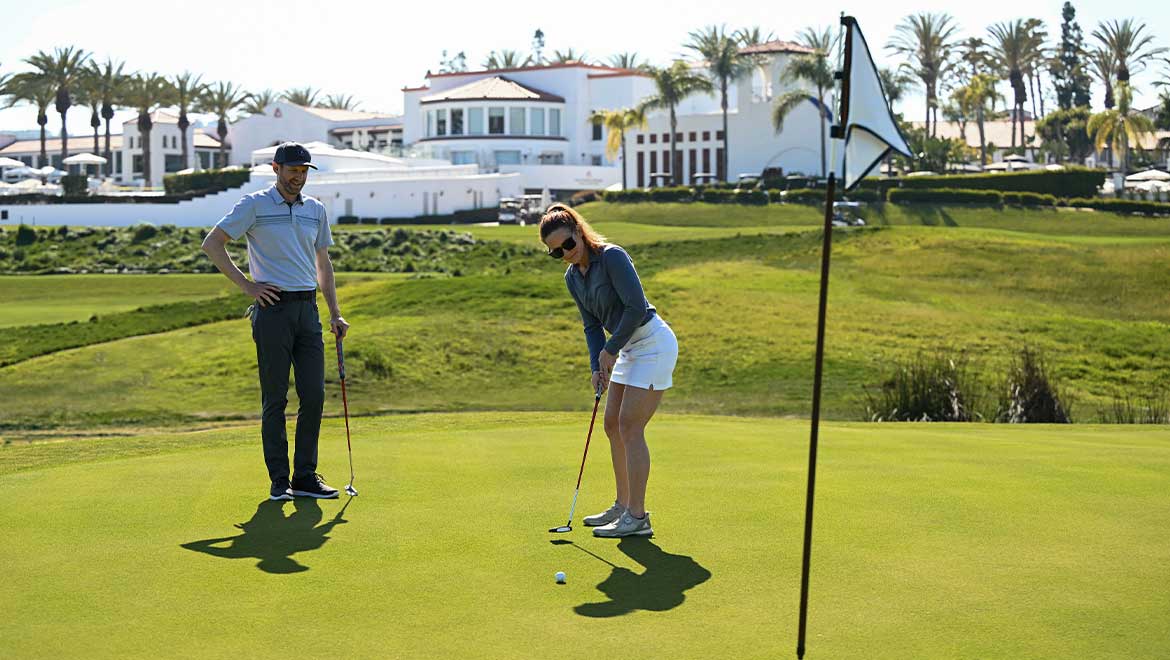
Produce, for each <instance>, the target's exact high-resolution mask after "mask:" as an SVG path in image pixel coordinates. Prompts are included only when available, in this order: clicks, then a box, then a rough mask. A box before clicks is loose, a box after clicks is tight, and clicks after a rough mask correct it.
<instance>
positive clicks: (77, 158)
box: [61, 153, 108, 165]
mask: <svg viewBox="0 0 1170 660" xmlns="http://www.w3.org/2000/svg"><path fill="white" fill-rule="evenodd" d="M61 162H62V163H65V164H66V165H105V164H106V163H107V162H108V161H107V160H106V159H105V158H103V157H101V156H98V155H97V154H90V153H84V154H74V155H72V156H70V157H68V158H66V159H65V160H63V161H61Z"/></svg>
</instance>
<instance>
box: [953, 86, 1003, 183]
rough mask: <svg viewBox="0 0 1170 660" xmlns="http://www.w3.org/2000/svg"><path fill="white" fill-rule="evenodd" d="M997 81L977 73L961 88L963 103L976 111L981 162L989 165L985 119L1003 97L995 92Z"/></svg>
mask: <svg viewBox="0 0 1170 660" xmlns="http://www.w3.org/2000/svg"><path fill="white" fill-rule="evenodd" d="M995 83H996V79H995V76H992V75H990V74H987V73H977V74H975V75H974V76H972V77H971V80H970V81H969V82H968V83H967V84H966V85H964V86H962V87H960V88H959V90H958V91H959V92H960V93H961V94H962V99H963V103H964V104H965V105H966V106H967V107H968V108H972V109H974V110H975V121H976V124H977V125H978V127H979V162H980V164H981V165H987V137H986V135H985V134H984V132H983V118H984V113H985V112H988V111H990V112H994V111H995V102H996V101H997V100H1001V99H1002V98H1003V96H1002V95H1001V94H1000V93H999V92H997V91H996V90H995Z"/></svg>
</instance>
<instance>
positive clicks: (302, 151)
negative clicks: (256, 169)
mask: <svg viewBox="0 0 1170 660" xmlns="http://www.w3.org/2000/svg"><path fill="white" fill-rule="evenodd" d="M311 160H313V157H312V156H310V155H309V150H308V149H306V148H304V147H303V146H301V145H300V144H297V143H296V142H285V143H284V144H281V145H280V146H278V147H277V148H276V155H275V156H273V157H272V162H274V163H277V164H280V165H308V166H309V167H311V168H313V169H317V166H316V165H314V164H313V163H311V162H309V161H311Z"/></svg>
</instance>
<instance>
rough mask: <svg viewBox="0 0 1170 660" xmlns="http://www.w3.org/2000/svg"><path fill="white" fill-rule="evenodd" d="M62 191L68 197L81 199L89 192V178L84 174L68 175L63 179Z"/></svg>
mask: <svg viewBox="0 0 1170 660" xmlns="http://www.w3.org/2000/svg"><path fill="white" fill-rule="evenodd" d="M61 191H62V193H63V194H64V195H65V196H66V197H81V196H84V195H85V194H86V193H88V192H89V177H88V176H86V175H84V174H66V175H65V176H63V177H61Z"/></svg>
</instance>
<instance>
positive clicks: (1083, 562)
mask: <svg viewBox="0 0 1170 660" xmlns="http://www.w3.org/2000/svg"><path fill="white" fill-rule="evenodd" d="M325 424H326V426H325V430H324V434H323V437H324V438H325V439H324V440H323V443H322V449H321V465H320V468H319V469H320V470H321V471H322V472H323V473H325V474H326V475H328V476H329V477H330V480H331V482H332V483H333V484H334V485H335V486H338V487H340V486H343V485H344V483H345V481H346V479H345V475H346V474H347V472H348V467H347V464H346V454H345V446H344V432H343V431H342V427H341V423H340V421H339V420H336V419H330V420H327V421H326V423H325ZM587 424H588V414H587V413H582V412H573V413H546V414H535V413H533V414H523V413H511V414H507V413H505V414H500V413H494V414H450V415H409V416H392V417H380V418H358V419H355V420H353V428H354V431H355V435H354V452H355V463H356V467H357V470H358V478H357V481H356V484H355V485H356V486H357V488H358V489H359V490H360V492H361V495H360V497H358V498H356V499H354V500H352V501H351V502H348V505H347V503H346V501H345V500H344V498H343V499H342V500H341V501H325V502H320V503H318V502H315V501H300V500H298V501H297V502H293V503H285V504H283V505H279V504H269V503H266V502H264V501H263V500H262V496H263V495H264V494H266V488H267V483H266V481H265V476H264V470H263V464H262V460H261V454H260V446H259V440H258V438H257V435H258V429H257V428H254V427H253V426H247V427H242V428H238V429H228V430H222V429H221V430H216V431H209V432H201V433H190V434H182V435H171V436H157V437H156V436H151V437H144V438H121V439H106V440H85V441H73V442H74V443H80V444H76V445H75V444H72V443H65V442H62V443H46V444H39V445H31V446H15V445H13V446H8V447H3V448H0V498H3V501H4V503H5V505H4V507H3V508H0V529H3V530H4V532H5V538H6V539H7V541H8V545H7V547H6V548H5V552H4V555H5V557H4V562H3V569H0V582H2V583H3V585H4V597H3V598H0V621H4V627H3V634H0V657H5V658H42V657H43V658H59V657H86V658H106V657H109V658H126V657H177V656H198V657H200V658H229V657H230V658H238V657H277V656H280V657H288V656H290V655H296V654H299V653H304V654H312V655H319V656H326V657H338V658H366V657H401V658H421V657H434V658H502V657H507V658H552V657H557V658H600V657H619V656H620V657H638V658H776V657H791V655H793V652H794V649H795V645H796V638H795V632H796V609H797V602H798V593H799V572H800V571H799V569H800V550H801V532H802V521H803V512H804V488H805V479H804V470H805V462H806V460H807V458H806V455H807V435H808V425H807V422H802V421H791V420H777V419H748V418H718V417H698V416H694V417H692V416H681V415H664V416H663V417H662V418H661V419H659V420H656V421H655V422H654V423H653V424H652V425H651V427H650V431H649V437H650V445H651V452H652V456H653V461H654V466H653V472H652V474H651V484H650V502H649V504H650V509H651V511H652V512H653V513H652V515H653V522H654V526H655V529H656V530H657V535H656V536H655V537H654V538H653V539H652V540H627V541H622V542H617V541H613V540H604V539H594V538H593V537H592V536H591V535H590V533H589V531H588V529H586V528H584V527H581V526H580V522H579V520H580V517H581V516H582V515H583V514H586V513H591V512H593V511H594V510H598V509H600V508H603V507H604V506H605V505H606V504H608V499H609V498H610V496H611V494H612V476H611V475H610V473H609V468H608V452H607V447H606V441H605V439H604V437H603V435H602V434H601V433H597V434H596V435H595V437H594V439H593V440H594V445H593V447H592V448H591V451H590V459H589V462H588V467H587V470H586V474H585V478H584V483H583V485H582V494H581V499H580V501H579V503H578V508H577V515H576V518H577V520H576V521H575V522H574V525H575V527H576V529H574V531H573V532H572V533H571V534H567V535H563V536H560V537H554V535H550V534H548V533H547V532H546V530H547V528H549V527H552V526H554V525H559V524H561V523H563V522H564V521H565V517H566V514H567V512H568V505H569V500H570V497H571V496H572V487H573V484H574V480H575V478H576V472H577V462H578V460H579V459H580V452H581V447H582V442H583V440H584V437H583V436H584V430H585V428H586V425H587ZM820 458H821V462H820V466H819V467H820V471H819V473H818V498H817V517H816V526H815V545H814V551H813V568H812V580H811V584H812V592H811V607H810V612H809V615H810V619H809V642H808V656H807V657H809V658H959V657H962V658H1008V657H1010V658H1073V657H1093V658H1155V657H1168V656H1170V618H1167V617H1166V612H1168V611H1170V590H1168V589H1167V588H1166V587H1167V585H1168V584H1170V543H1167V536H1166V530H1167V529H1170V494H1168V493H1170V432H1168V431H1166V430H1164V429H1153V430H1151V427H1122V426H1109V427H1093V426H1076V427H1031V428H1023V427H1004V426H989V425H941V424H935V425H888V426H887V425H863V424H832V425H829V426H826V427H825V429H824V430H823V433H822V445H821V453H820ZM50 464H52V465H55V466H54V467H46V466H47V465H50ZM237 523H240V524H241V525H240V526H237ZM552 540H564V541H570V543H564V544H553V543H551V542H550V541H552ZM557 570H563V571H565V572H566V573H567V574H568V583H567V584H566V585H563V586H559V585H557V584H555V583H554V580H553V574H554V573H555V572H556V571H557Z"/></svg>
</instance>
